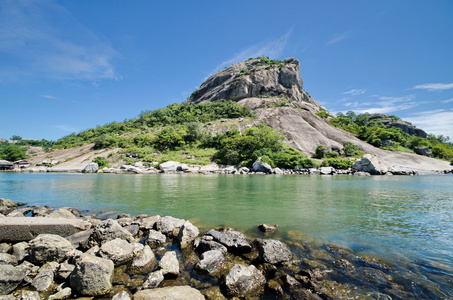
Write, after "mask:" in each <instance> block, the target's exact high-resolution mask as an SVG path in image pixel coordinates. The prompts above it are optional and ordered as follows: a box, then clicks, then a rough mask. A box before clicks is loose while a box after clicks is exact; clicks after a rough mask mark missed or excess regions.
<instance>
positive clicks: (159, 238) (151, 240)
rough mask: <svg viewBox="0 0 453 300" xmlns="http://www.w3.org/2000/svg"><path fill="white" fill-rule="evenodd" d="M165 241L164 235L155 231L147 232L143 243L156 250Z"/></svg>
mask: <svg viewBox="0 0 453 300" xmlns="http://www.w3.org/2000/svg"><path fill="white" fill-rule="evenodd" d="M166 240H167V238H166V237H165V235H164V234H163V233H161V232H159V231H156V230H150V231H149V232H148V236H147V237H146V240H145V242H146V243H147V244H148V245H149V246H151V247H153V248H157V247H160V246H163V245H165V242H166Z"/></svg>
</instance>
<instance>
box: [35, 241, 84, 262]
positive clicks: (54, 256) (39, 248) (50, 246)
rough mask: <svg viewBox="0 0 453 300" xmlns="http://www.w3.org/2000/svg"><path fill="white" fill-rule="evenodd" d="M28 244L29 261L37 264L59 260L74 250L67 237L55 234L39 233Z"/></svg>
mask: <svg viewBox="0 0 453 300" xmlns="http://www.w3.org/2000/svg"><path fill="white" fill-rule="evenodd" d="M28 245H29V248H28V255H29V256H30V261H31V262H32V263H34V264H38V265H42V264H44V263H46V262H50V261H56V262H61V261H63V260H64V259H65V258H67V257H69V256H70V254H71V252H74V250H75V249H74V247H72V245H71V243H70V242H69V241H68V240H67V239H65V238H63V237H61V236H59V235H55V234H40V235H38V236H37V237H36V238H35V239H33V240H31V241H30V243H29V244H28Z"/></svg>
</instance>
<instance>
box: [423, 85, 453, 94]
mask: <svg viewBox="0 0 453 300" xmlns="http://www.w3.org/2000/svg"><path fill="white" fill-rule="evenodd" d="M414 89H419V90H428V91H431V92H433V91H442V90H450V89H453V83H424V84H419V85H416V86H414Z"/></svg>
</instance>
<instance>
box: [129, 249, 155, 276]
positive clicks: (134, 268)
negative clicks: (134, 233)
mask: <svg viewBox="0 0 453 300" xmlns="http://www.w3.org/2000/svg"><path fill="white" fill-rule="evenodd" d="M136 245H140V246H141V247H138V248H141V249H140V251H139V253H138V254H137V255H136V256H135V258H134V260H133V261H132V263H131V266H130V270H131V272H132V273H145V272H148V271H149V270H150V269H152V268H153V267H154V265H155V263H156V256H155V255H154V252H153V251H152V250H151V248H150V247H149V246H148V245H146V246H143V245H142V244H136Z"/></svg>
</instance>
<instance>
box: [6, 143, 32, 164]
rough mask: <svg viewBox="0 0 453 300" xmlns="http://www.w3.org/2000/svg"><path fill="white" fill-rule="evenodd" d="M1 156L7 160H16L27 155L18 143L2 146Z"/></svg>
mask: <svg viewBox="0 0 453 300" xmlns="http://www.w3.org/2000/svg"><path fill="white" fill-rule="evenodd" d="M2 152H3V153H2V155H1V156H2V158H3V159H6V160H9V161H17V160H21V159H24V158H25V157H27V156H26V155H25V151H24V150H23V149H22V148H21V147H19V146H18V145H14V144H13V145H8V146H6V147H5V148H3V151H2Z"/></svg>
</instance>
